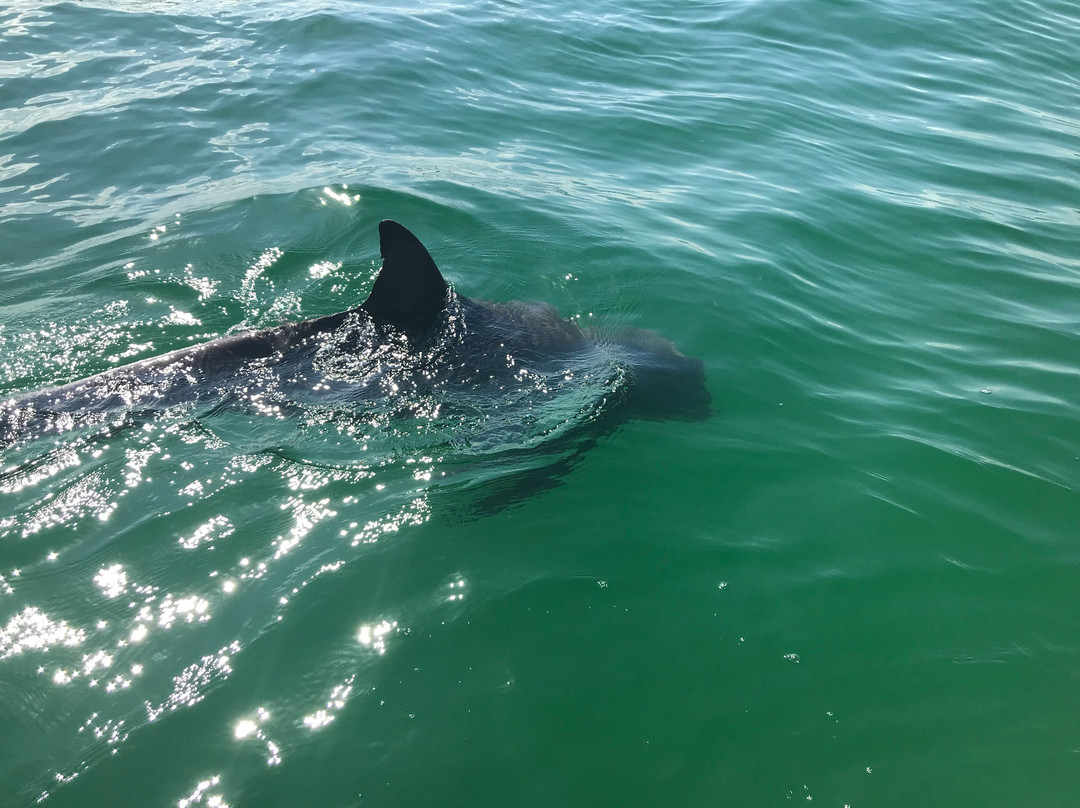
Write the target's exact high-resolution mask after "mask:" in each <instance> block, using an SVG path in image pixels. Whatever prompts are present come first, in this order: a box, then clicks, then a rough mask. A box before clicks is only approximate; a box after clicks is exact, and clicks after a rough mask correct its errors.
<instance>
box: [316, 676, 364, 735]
mask: <svg viewBox="0 0 1080 808" xmlns="http://www.w3.org/2000/svg"><path fill="white" fill-rule="evenodd" d="M355 679H356V674H353V675H352V676H350V677H349V678H348V679H346V680H345V681H344V682H342V683H341V684H340V685H338V686H337V687H335V688H334V689H333V690H331V691H330V698H329V699H328V700H327V702H326V706H325V707H323V708H320V709H318V710H316V711H315V712H313V713H311V714H309V715H305V716H304V726H305V727H307V728H308V729H310V730H316V729H320V728H322V727H325V726H326V725H327V724H329V723H330V722H331V721H333V720H334V718H335V715H334V714H335V713H337V712H339V711H340V710H341V709H342V708H344V707H345V702H346V701H347V700H348V698H349V694H350V693H352V688H353V681H354V680H355Z"/></svg>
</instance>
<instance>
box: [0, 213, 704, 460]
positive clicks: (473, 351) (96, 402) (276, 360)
mask: <svg viewBox="0 0 1080 808" xmlns="http://www.w3.org/2000/svg"><path fill="white" fill-rule="evenodd" d="M379 242H380V250H381V253H382V258H383V265H382V268H381V270H380V271H379V274H378V276H377V277H376V279H375V282H374V285H373V286H372V288H371V292H370V294H369V295H368V297H367V299H366V300H365V301H364V302H363V303H361V304H360V305H359V306H357V307H355V308H352V309H348V310H346V311H343V312H338V313H337V314H329V315H326V316H323V317H316V318H314V319H311V320H304V321H303V322H298V323H288V324H285V325H280V326H276V327H272V328H265V329H262V330H258V331H250V332H247V333H241V334H234V335H231V336H226V337H221V338H219V339H214V340H211V341H209V342H206V343H203V344H200V345H194V346H190V347H186V348H181V349H179V350H175V351H172V352H170V353H166V354H164V355H161V356H156V357H152V358H149V359H143V360H140V361H137V362H133V363H131V364H129V365H125V366H121V367H117V368H112V369H109V370H106V371H104V372H102V373H98V374H96V375H94V376H90V377H88V378H84V379H81V380H78V381H74V382H71V383H70V384H65V385H62V386H59V387H52V388H48V389H45V390H40V391H36V392H30V393H26V394H23V395H19V396H17V397H14V398H11V399H8V400H7V401H5V402H2V403H0V447H3V446H9V445H12V444H15V443H20V442H22V441H25V440H28V439H33V438H40V437H43V436H45V435H48V434H50V433H63V432H67V431H70V430H72V429H77V428H80V427H82V426H87V425H97V424H100V423H103V422H105V421H106V420H107V419H108V418H109V417H110V416H111V415H113V414H115V413H118V412H119V413H124V414H127V415H128V416H129V417H135V416H138V415H139V414H141V413H146V412H150V413H154V412H161V411H164V410H167V409H169V408H171V407H175V406H185V405H192V404H194V405H199V404H208V403H209V404H211V405H213V406H215V407H217V406H222V405H225V406H228V405H236V404H247V405H249V406H254V407H255V408H256V409H257V410H267V411H269V412H273V413H280V412H281V411H282V408H285V409H287V408H288V407H289V405H290V403H296V402H300V403H303V402H304V401H305V400H308V401H312V402H318V403H319V404H320V406H330V407H334V406H341V407H345V408H349V407H354V408H355V407H357V406H365V405H367V404H369V403H371V402H377V401H383V402H385V401H387V400H389V401H391V402H392V403H391V408H392V409H393V410H394V411H395V412H396V413H399V414H403V415H431V414H432V413H433V412H438V411H439V410H440V408H443V407H453V406H459V407H469V406H479V404H478V402H482V401H484V400H490V399H491V397H492V396H495V397H497V398H499V397H501V399H500V400H502V401H504V402H505V403H506V404H507V405H512V404H513V403H514V402H515V401H517V402H524V404H525V406H532V405H533V404H534V403H535V397H536V396H537V395H543V394H548V393H551V392H552V391H555V392H558V391H560V390H565V389H567V388H566V385H565V384H563V382H564V381H565V380H566V379H571V378H573V379H575V380H584V381H583V383H586V382H587V383H588V384H591V385H594V387H595V389H596V390H599V391H600V395H601V396H602V397H604V398H605V400H607V399H617V400H616V401H614V402H613V403H615V404H618V405H619V406H620V408H623V409H625V410H626V412H627V414H628V415H630V416H637V417H645V418H658V417H680V418H702V417H705V416H706V415H707V414H708V413H709V411H710V410H709V407H710V397H709V393H708V392H707V390H706V388H705V376H704V370H703V366H702V362H701V360H699V359H695V358H691V357H687V356H684V355H683V354H681V353H680V352H679V351H678V350H677V349H676V348H675V347H674V346H673V345H672V344H671V343H670V342H668V341H667V340H665V339H664V338H663V337H661V336H659V335H658V334H656V333H655V332H651V331H643V330H625V331H624V332H622V333H619V334H617V335H615V336H605V335H603V334H600V333H595V332H590V331H586V330H584V329H582V328H581V327H580V326H579V325H578V324H577V323H576V322H575V321H574V320H573V319H568V318H564V317H561V316H560V315H559V313H558V311H557V310H556V309H555V307H553V306H551V305H550V304H547V303H541V302H523V301H511V302H506V303H493V302H489V301H486V300H482V299H474V298H468V297H465V296H464V295H462V294H459V293H458V292H457V291H456V290H455V289H454V288H453V287H452V286H451V285H450V284H448V283H447V281H446V279H445V278H444V277H443V275H442V273H441V272H440V271H439V268H438V267H437V266H436V264H435V261H434V260H433V259H432V257H431V255H430V254H429V253H428V251H427V249H426V248H425V247H424V245H423V244H422V243H421V242H420V240H419V239H418V238H417V237H416V236H415V235H413V234H412V233H411V232H410V231H409V230H408V229H406V228H405V227H404V226H403V225H401V224H399V223H398V222H395V221H392V220H389V219H388V220H385V221H383V222H381V223H380V224H379ZM590 389H593V388H590ZM530 396H531V397H532V398H530ZM609 403H612V402H609Z"/></svg>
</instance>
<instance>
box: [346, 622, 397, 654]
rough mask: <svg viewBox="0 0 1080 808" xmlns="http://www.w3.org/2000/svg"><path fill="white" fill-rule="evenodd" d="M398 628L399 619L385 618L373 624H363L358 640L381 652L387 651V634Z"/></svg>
mask: <svg viewBox="0 0 1080 808" xmlns="http://www.w3.org/2000/svg"><path fill="white" fill-rule="evenodd" d="M395 629H397V620H383V621H382V622H381V623H376V624H375V625H373V626H369V625H363V626H361V627H360V633H359V635H357V638H356V639H357V641H358V642H359V643H360V644H361V645H363V646H366V647H368V648H370V649H372V650H373V651H375V652H377V653H379V654H385V653H386V639H385V638H386V635H387V634H389V633H390V632H391V631H394V630H395Z"/></svg>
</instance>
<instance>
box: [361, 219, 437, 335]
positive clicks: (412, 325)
mask: <svg viewBox="0 0 1080 808" xmlns="http://www.w3.org/2000/svg"><path fill="white" fill-rule="evenodd" d="M379 249H380V251H381V252H382V257H383V265H382V270H381V271H380V272H379V277H377V278H376V279H375V285H374V286H372V287H371V294H369V295H368V299H367V300H365V301H364V302H363V304H362V305H361V306H360V308H362V309H363V310H364V311H366V312H367V313H368V314H370V315H371V317H372V318H373V319H374V320H376V321H378V322H380V323H389V324H390V325H393V326H396V327H397V328H400V329H402V330H403V331H421V330H426V329H427V328H429V327H430V326H431V324H432V323H433V322H435V318H436V317H438V315H439V312H441V311H442V310H443V309H444V308H445V307H446V290H447V288H448V287H447V285H446V281H445V280H444V279H443V276H442V273H441V272H439V268H438V267H437V266H435V262H434V261H433V260H432V259H431V255H429V254H428V251H427V249H426V248H425V247H424V245H423V244H421V243H420V239H418V238H417V237H416V236H414V235H413V234H412V233H410V232H409V231H408V229H406V228H405V227H404V226H403V225H400V224H398V223H397V222H395V221H392V220H390V219H386V220H385V221H382V222H379Z"/></svg>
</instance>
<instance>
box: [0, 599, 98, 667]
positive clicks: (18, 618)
mask: <svg viewBox="0 0 1080 808" xmlns="http://www.w3.org/2000/svg"><path fill="white" fill-rule="evenodd" d="M85 639H86V632H85V631H83V630H82V629H80V628H72V627H71V626H69V625H68V624H67V622H66V621H63V620H58V621H57V620H50V619H49V617H48V615H46V614H45V613H43V612H42V611H40V610H39V609H37V608H36V607H34V606H27V607H26V608H25V609H23V610H22V611H21V612H19V613H18V614H17V615H15V616H14V617H12V618H11V619H10V620H9V621H8V622H7V625H6V626H4V627H3V628H2V629H0V659H7V658H8V657H11V656H16V655H18V654H21V653H23V652H24V651H26V650H28V649H35V650H45V651H47V650H48V649H49V648H52V647H55V646H68V647H71V646H76V645H80V644H82V642H83V641H84V640H85Z"/></svg>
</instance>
